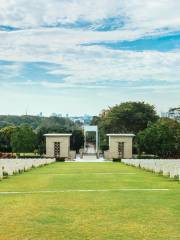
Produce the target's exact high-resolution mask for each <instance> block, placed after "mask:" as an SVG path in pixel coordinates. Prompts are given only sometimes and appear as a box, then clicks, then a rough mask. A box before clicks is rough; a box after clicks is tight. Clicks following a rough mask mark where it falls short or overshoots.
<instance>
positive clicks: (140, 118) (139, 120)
mask: <svg viewBox="0 0 180 240" xmlns="http://www.w3.org/2000/svg"><path fill="white" fill-rule="evenodd" d="M157 120H158V116H157V114H156V111H155V110H154V106H152V105H150V104H147V103H144V102H125V103H121V104H120V105H116V106H114V107H112V108H110V109H109V110H107V111H106V112H104V114H103V116H102V121H103V125H104V128H105V130H106V131H107V132H111V133H115V132H119V133H121V132H123V133H125V132H128V133H129V132H131V133H135V134H137V133H138V132H139V131H141V130H143V129H145V128H146V127H147V126H148V124H150V123H153V122H156V121H157Z"/></svg>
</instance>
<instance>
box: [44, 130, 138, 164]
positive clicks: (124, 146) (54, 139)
mask: <svg viewBox="0 0 180 240" xmlns="http://www.w3.org/2000/svg"><path fill="white" fill-rule="evenodd" d="M88 132H94V133H95V144H94V145H93V144H91V143H89V142H88V140H87V133H88ZM44 136H45V137H46V156H47V157H56V158H66V159H71V160H74V158H75V157H76V154H75V153H74V154H73V151H70V137H71V134H66V133H49V134H45V135H44ZM134 136H135V135H134V134H122V133H121V134H107V137H108V138H109V150H108V151H105V152H104V159H107V160H112V159H115V158H116V159H118V158H124V159H129V158H132V141H133V137H134ZM98 152H99V136H98V127H97V126H85V127H84V149H82V150H81V153H82V154H81V157H82V158H83V156H84V155H86V156H87V155H90V156H93V155H94V156H97V158H99V156H98Z"/></svg>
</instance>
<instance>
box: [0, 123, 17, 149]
mask: <svg viewBox="0 0 180 240" xmlns="http://www.w3.org/2000/svg"><path fill="white" fill-rule="evenodd" d="M16 130H17V128H16V127H15V126H9V127H5V128H2V129H0V152H11V151H12V148H11V144H10V141H11V136H12V134H13V133H14V132H15V131H16Z"/></svg>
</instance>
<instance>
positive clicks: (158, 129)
mask: <svg viewBox="0 0 180 240" xmlns="http://www.w3.org/2000/svg"><path fill="white" fill-rule="evenodd" d="M137 144H138V149H139V153H140V154H141V153H142V152H146V153H148V154H155V155H157V156H159V157H161V158H176V157H180V123H179V122H177V121H175V120H171V119H161V120H159V121H158V122H157V123H155V124H151V125H150V126H149V127H148V128H147V129H145V130H143V131H141V132H140V133H139V134H138V135H137Z"/></svg>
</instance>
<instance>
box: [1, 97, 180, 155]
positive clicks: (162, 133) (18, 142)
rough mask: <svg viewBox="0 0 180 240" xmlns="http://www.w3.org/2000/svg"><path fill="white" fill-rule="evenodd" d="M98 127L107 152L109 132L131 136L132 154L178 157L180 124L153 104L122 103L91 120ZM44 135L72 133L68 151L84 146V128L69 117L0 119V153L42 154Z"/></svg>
mask: <svg viewBox="0 0 180 240" xmlns="http://www.w3.org/2000/svg"><path fill="white" fill-rule="evenodd" d="M91 125H98V128H99V138H100V139H99V140H100V141H99V142H100V149H101V150H102V151H104V150H107V149H108V139H107V137H106V134H108V133H134V134H135V135H136V137H135V138H134V145H133V152H134V154H137V155H138V156H139V157H143V156H144V155H145V154H146V155H147V154H149V155H154V156H156V157H160V158H179V157H180V122H179V121H177V120H173V119H169V118H160V117H159V116H158V114H157V112H156V110H155V107H154V106H153V105H150V104H148V103H144V102H124V103H121V104H119V105H115V106H113V107H109V108H108V109H106V110H103V111H102V112H101V113H100V115H99V116H96V117H94V118H93V120H92V122H91ZM46 133H72V137H71V149H72V150H76V151H77V152H78V151H79V149H80V148H81V147H83V144H84V136H83V128H82V125H81V124H80V123H74V122H72V121H71V120H70V119H68V118H59V117H49V118H48V117H36V116H21V117H19V116H0V152H15V153H28V152H34V151H35V152H36V153H38V154H43V153H45V138H44V134H46Z"/></svg>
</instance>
